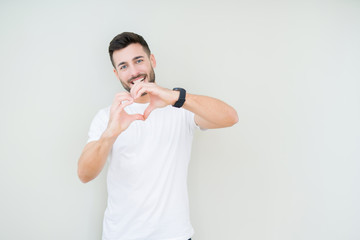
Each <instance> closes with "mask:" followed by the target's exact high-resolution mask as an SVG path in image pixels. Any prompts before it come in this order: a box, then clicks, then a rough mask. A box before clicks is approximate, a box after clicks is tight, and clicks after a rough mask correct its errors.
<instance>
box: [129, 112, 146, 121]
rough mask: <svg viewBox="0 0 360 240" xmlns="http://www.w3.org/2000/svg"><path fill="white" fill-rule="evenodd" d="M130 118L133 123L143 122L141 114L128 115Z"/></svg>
mask: <svg viewBox="0 0 360 240" xmlns="http://www.w3.org/2000/svg"><path fill="white" fill-rule="evenodd" d="M129 116H130V117H131V120H133V121H135V120H143V121H144V120H145V118H144V116H143V115H141V114H131V115H129Z"/></svg>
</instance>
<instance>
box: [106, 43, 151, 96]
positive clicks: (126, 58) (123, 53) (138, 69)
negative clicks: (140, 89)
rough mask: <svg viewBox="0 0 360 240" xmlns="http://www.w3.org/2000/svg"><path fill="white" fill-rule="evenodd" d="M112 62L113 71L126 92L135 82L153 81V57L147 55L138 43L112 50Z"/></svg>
mask: <svg viewBox="0 0 360 240" xmlns="http://www.w3.org/2000/svg"><path fill="white" fill-rule="evenodd" d="M113 62H114V65H115V69H114V73H115V75H116V76H117V78H118V79H119V80H120V82H121V84H122V85H123V87H124V88H125V90H127V91H128V92H130V89H131V87H132V86H133V85H134V84H135V83H137V82H143V81H144V82H155V73H154V67H155V66H156V61H155V57H154V55H152V54H151V55H150V56H148V55H147V54H146V52H145V51H144V49H143V47H142V46H141V45H140V44H138V43H133V44H130V45H129V46H127V47H126V48H123V49H120V50H116V51H114V53H113Z"/></svg>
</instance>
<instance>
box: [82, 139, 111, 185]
mask: <svg viewBox="0 0 360 240" xmlns="http://www.w3.org/2000/svg"><path fill="white" fill-rule="evenodd" d="M115 140H116V138H114V137H107V136H105V134H103V135H102V136H101V138H100V139H99V140H98V141H93V142H90V143H88V144H87V145H86V146H85V148H84V150H83V152H82V154H81V156H80V159H79V162H78V176H79V178H80V180H81V181H82V182H83V183H87V182H89V181H91V180H93V179H94V178H96V177H97V176H98V175H99V173H100V172H101V170H102V169H103V168H104V165H105V163H106V160H107V157H108V155H109V152H110V150H111V148H112V146H113V144H114V142H115Z"/></svg>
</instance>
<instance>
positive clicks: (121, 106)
mask: <svg viewBox="0 0 360 240" xmlns="http://www.w3.org/2000/svg"><path fill="white" fill-rule="evenodd" d="M131 104H133V100H132V99H131V100H130V101H125V102H123V103H121V104H120V105H118V106H119V109H120V111H121V110H123V109H124V108H125V107H127V106H129V105H131Z"/></svg>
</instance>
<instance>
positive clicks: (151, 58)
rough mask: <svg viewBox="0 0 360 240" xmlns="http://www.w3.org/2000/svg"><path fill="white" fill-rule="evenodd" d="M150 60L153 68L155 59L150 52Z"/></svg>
mask: <svg viewBox="0 0 360 240" xmlns="http://www.w3.org/2000/svg"><path fill="white" fill-rule="evenodd" d="M150 62H151V66H152V67H153V68H155V67H156V60H155V56H154V54H151V55H150Z"/></svg>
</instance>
